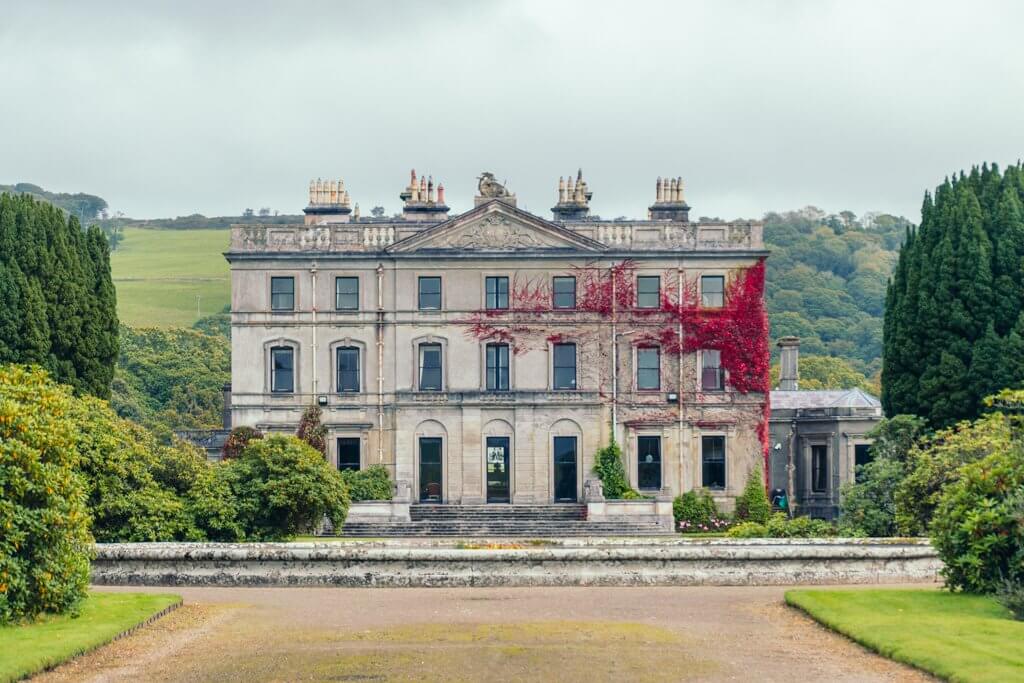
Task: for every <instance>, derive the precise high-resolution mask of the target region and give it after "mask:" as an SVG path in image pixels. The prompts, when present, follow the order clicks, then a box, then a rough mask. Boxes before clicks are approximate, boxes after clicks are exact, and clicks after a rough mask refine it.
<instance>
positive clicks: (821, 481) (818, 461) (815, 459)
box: [811, 446, 828, 493]
mask: <svg viewBox="0 0 1024 683" xmlns="http://www.w3.org/2000/svg"><path fill="white" fill-rule="evenodd" d="M811 490H812V491H814V492H815V493H824V492H826V491H828V446H811Z"/></svg>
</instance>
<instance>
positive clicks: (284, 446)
mask: <svg viewBox="0 0 1024 683" xmlns="http://www.w3.org/2000/svg"><path fill="white" fill-rule="evenodd" d="M229 467H230V473H231V474H230V481H231V490H232V492H233V493H234V496H235V498H236V501H237V506H238V518H239V520H240V521H241V523H242V526H243V527H244V528H245V529H246V532H247V536H248V537H249V538H250V539H252V540H257V541H279V540H286V539H289V538H292V537H293V536H295V535H296V534H300V533H309V532H312V531H313V530H314V529H315V528H316V526H317V525H318V524H319V523H320V520H321V519H323V517H324V516H325V515H326V516H327V517H328V518H329V519H330V520H331V522H332V523H333V524H334V528H336V529H340V528H341V527H342V525H343V524H344V522H345V515H346V513H347V511H348V505H349V496H348V491H347V490H346V488H345V482H344V481H343V480H342V478H341V474H340V473H339V472H338V471H337V470H336V469H334V468H333V467H331V466H330V465H329V464H328V463H327V462H326V461H325V460H324V457H323V454H322V453H320V452H319V451H317V450H316V449H314V448H312V447H310V446H309V445H308V444H306V443H304V442H302V441H300V440H299V439H297V438H295V437H293V436H281V435H275V436H268V437H267V438H265V439H260V440H258V441H253V442H251V443H250V444H249V445H248V447H246V449H245V450H244V451H243V452H242V455H241V457H239V458H237V459H235V460H233V461H232V462H231V464H230V465H229Z"/></svg>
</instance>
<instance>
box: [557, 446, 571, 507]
mask: <svg viewBox="0 0 1024 683" xmlns="http://www.w3.org/2000/svg"><path fill="white" fill-rule="evenodd" d="M555 502H556V503H575V502H576V437H575V436H556V437H555Z"/></svg>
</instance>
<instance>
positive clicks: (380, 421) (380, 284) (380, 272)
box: [377, 263, 397, 465]
mask: <svg viewBox="0 0 1024 683" xmlns="http://www.w3.org/2000/svg"><path fill="white" fill-rule="evenodd" d="M383 462H384V265H383V264H380V263H378V264H377V464H378V465H379V464H381V463H383ZM396 465H397V463H396Z"/></svg>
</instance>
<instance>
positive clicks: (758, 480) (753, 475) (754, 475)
mask: <svg viewBox="0 0 1024 683" xmlns="http://www.w3.org/2000/svg"><path fill="white" fill-rule="evenodd" d="M771 516H772V504H771V503H770V502H769V501H768V494H767V493H766V492H765V490H764V472H763V470H762V469H761V465H760V464H758V465H757V466H755V467H754V469H752V470H751V471H750V474H748V475H747V483H746V486H744V487H743V493H741V494H740V495H739V497H737V498H736V519H740V520H743V521H747V522H759V523H762V524H763V523H764V522H767V521H768V518H769V517H771Z"/></svg>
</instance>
